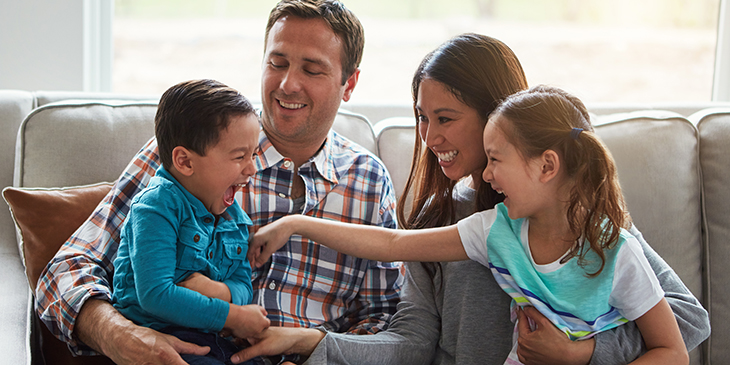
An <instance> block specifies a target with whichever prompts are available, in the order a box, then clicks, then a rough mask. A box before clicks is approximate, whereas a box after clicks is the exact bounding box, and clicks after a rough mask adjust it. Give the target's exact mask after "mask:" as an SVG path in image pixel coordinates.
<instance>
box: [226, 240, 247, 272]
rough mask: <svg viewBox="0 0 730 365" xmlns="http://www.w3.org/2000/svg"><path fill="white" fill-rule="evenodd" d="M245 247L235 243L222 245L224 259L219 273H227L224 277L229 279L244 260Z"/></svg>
mask: <svg viewBox="0 0 730 365" xmlns="http://www.w3.org/2000/svg"><path fill="white" fill-rule="evenodd" d="M247 246H248V245H244V244H242V243H241V242H235V241H232V242H231V243H224V244H223V248H224V251H225V253H226V257H225V260H223V262H222V266H223V267H221V271H222V272H226V273H227V275H226V277H231V275H233V273H234V272H235V271H236V270H238V268H239V267H240V266H241V264H242V263H243V261H244V260H246V253H247V252H248V247H247ZM225 269H227V270H225Z"/></svg>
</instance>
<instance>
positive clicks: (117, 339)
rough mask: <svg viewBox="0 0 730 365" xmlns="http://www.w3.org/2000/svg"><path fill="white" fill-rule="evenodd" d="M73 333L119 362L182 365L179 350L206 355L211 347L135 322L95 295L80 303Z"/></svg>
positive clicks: (124, 364) (123, 363) (122, 364)
mask: <svg viewBox="0 0 730 365" xmlns="http://www.w3.org/2000/svg"><path fill="white" fill-rule="evenodd" d="M74 335H75V336H76V337H78V339H79V340H81V341H82V342H83V343H85V344H86V345H88V346H90V347H91V348H93V349H95V350H97V351H98V352H101V353H102V354H104V355H106V356H108V357H109V358H110V359H111V360H112V361H114V362H115V363H116V364H121V365H126V364H130V365H133V364H155V365H157V364H159V365H185V364H186V362H185V361H183V359H182V358H181V357H180V355H179V354H181V353H183V354H194V355H205V354H207V353H208V351H210V348H208V347H201V346H198V345H195V344H192V343H188V342H184V341H181V340H179V339H178V338H176V337H174V336H170V335H166V334H162V333H159V332H157V331H155V330H152V329H149V328H146V327H140V326H137V325H135V324H134V323H132V322H131V321H129V320H128V319H126V318H124V316H122V315H121V314H120V313H119V312H117V310H116V309H114V307H112V305H111V304H109V302H107V301H104V300H98V299H89V300H87V301H86V302H85V303H84V305H83V307H81V312H80V313H79V316H78V318H77V319H76V326H75V328H74Z"/></svg>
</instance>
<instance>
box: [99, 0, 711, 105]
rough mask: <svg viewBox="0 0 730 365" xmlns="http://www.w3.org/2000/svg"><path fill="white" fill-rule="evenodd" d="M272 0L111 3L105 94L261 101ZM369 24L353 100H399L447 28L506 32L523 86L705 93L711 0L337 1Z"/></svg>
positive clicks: (623, 93)
mask: <svg viewBox="0 0 730 365" xmlns="http://www.w3.org/2000/svg"><path fill="white" fill-rule="evenodd" d="M276 2H277V1H275V0H255V1H233V0H231V1H227V0H216V1H210V0H116V1H115V9H114V23H113V30H114V45H113V47H114V61H113V68H112V70H113V71H112V91H113V92H119V93H141V94H154V95H159V94H161V93H162V92H163V91H164V90H166V89H167V88H168V87H169V86H170V85H172V84H175V83H177V82H179V81H182V80H187V79H193V78H214V79H218V80H220V81H223V82H225V83H227V84H229V85H231V86H233V87H236V88H237V89H239V90H240V91H241V92H242V93H244V94H245V95H246V96H248V97H249V98H251V99H253V100H257V99H259V94H260V78H261V58H262V54H263V37H264V28H265V25H266V19H267V16H268V13H269V11H270V10H271V8H272V7H273V6H274V5H275V4H276ZM343 2H344V4H345V5H346V6H347V7H348V8H350V9H351V10H353V11H354V12H355V14H357V15H358V17H359V18H360V20H361V22H362V23H363V25H364V27H365V39H366V41H365V54H364V56H363V61H362V64H361V70H362V73H361V76H360V82H359V84H358V86H357V88H356V90H355V93H354V94H353V97H352V101H353V102H388V103H407V102H409V100H410V98H411V96H410V81H411V77H412V75H413V71H415V69H416V67H417V65H418V64H419V62H420V60H421V59H422V58H423V56H424V55H426V53H428V52H429V51H431V50H433V49H434V48H436V47H437V46H438V45H439V44H440V43H442V42H443V41H445V40H447V39H449V38H450V37H452V36H454V35H457V34H460V33H464V32H476V33H481V34H485V35H489V36H492V37H495V38H498V39H500V40H502V41H504V42H505V43H506V44H507V45H509V46H510V47H511V48H512V49H513V50H514V52H515V53H516V54H517V56H518V57H519V59H520V60H521V62H522V65H523V67H524V69H525V72H526V74H527V78H528V80H529V82H530V84H531V85H534V84H538V83H544V84H551V85H555V86H560V87H563V88H565V89H567V90H569V91H571V92H573V93H575V94H577V95H578V96H580V97H581V98H582V99H583V100H584V101H587V102H614V101H619V102H656V101H661V102H671V101H683V102H693V101H709V100H710V99H711V94H712V78H713V67H714V64H713V63H714V56H715V44H716V39H717V19H718V11H719V0H613V1H605V0H551V1H543V0H450V1H443V0H345V1H343Z"/></svg>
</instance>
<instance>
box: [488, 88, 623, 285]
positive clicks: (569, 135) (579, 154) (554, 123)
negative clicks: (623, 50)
mask: <svg viewBox="0 0 730 365" xmlns="http://www.w3.org/2000/svg"><path fill="white" fill-rule="evenodd" d="M496 116H500V117H501V118H500V119H499V122H496V121H495V120H496V118H495V117H496ZM503 121H505V122H503ZM490 123H498V124H496V126H497V127H498V128H500V129H501V130H502V132H503V133H504V134H505V136H506V138H507V140H508V141H509V142H510V143H511V144H513V145H514V146H515V148H517V150H518V151H519V152H520V154H521V155H522V157H523V158H525V159H529V158H533V157H538V156H540V155H542V153H543V152H545V151H547V150H553V151H555V152H556V153H557V154H558V155H559V158H560V159H561V161H562V166H564V167H565V171H566V174H567V176H568V177H569V178H570V179H571V181H572V182H573V186H572V188H571V190H570V198H569V201H568V210H567V219H568V224H569V227H570V229H571V231H572V232H573V233H574V235H575V236H574V240H575V241H576V242H577V241H578V240H579V239H580V238H581V237H583V238H584V239H585V241H586V242H589V243H590V246H589V247H588V246H587V245H583V246H586V247H583V246H581V245H575V246H574V248H573V250H572V251H571V253H570V254H569V255H567V256H566V258H565V259H564V260H566V261H567V259H570V258H572V257H575V256H578V260H579V264H581V265H583V266H585V264H586V260H585V255H586V253H587V252H588V251H589V250H593V251H594V252H595V253H596V254H598V256H599V257H600V259H601V265H600V267H599V268H598V270H597V271H596V272H593V273H589V274H588V275H589V276H596V275H598V274H600V273H601V271H602V270H603V267H604V265H605V261H606V255H605V253H604V250H605V249H610V248H612V247H613V246H614V245H615V244H616V242H618V237H619V234H620V228H628V227H629V225H630V224H631V217H630V216H629V213H628V211H627V210H626V204H625V202H624V197H623V194H622V193H621V186H620V185H619V181H618V173H617V172H616V164H615V163H614V160H613V156H612V155H611V152H610V151H609V150H608V148H607V147H606V146H605V145H604V144H603V142H602V141H601V139H600V138H598V136H597V135H596V134H595V133H594V130H593V126H592V125H591V122H590V116H589V114H588V111H587V110H586V107H585V105H583V103H582V102H581V101H580V100H579V99H578V98H576V97H575V96H573V95H571V94H568V93H567V92H565V91H563V90H561V89H558V88H554V87H549V86H536V87H533V88H531V89H529V90H526V91H523V92H519V93H517V94H514V95H512V96H510V97H508V98H507V99H506V100H505V101H504V102H502V103H501V104H500V105H499V106H498V107H497V108H496V109H495V111H494V113H493V117H492V118H491V119H490ZM575 128H578V129H575ZM574 129H575V130H574Z"/></svg>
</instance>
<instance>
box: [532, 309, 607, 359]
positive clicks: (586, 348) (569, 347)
mask: <svg viewBox="0 0 730 365" xmlns="http://www.w3.org/2000/svg"><path fill="white" fill-rule="evenodd" d="M528 317H529V319H532V320H533V321H534V323H535V325H536V327H537V328H536V329H535V330H534V331H532V330H531V329H530V325H529V323H528ZM517 320H518V321H519V322H518V324H517V330H518V331H519V337H518V339H517V343H518V347H517V357H518V358H519V359H520V361H521V362H522V363H523V364H525V365H536V364H542V365H549V364H580V365H583V364H588V363H589V362H590V361H591V356H593V348H594V347H595V340H594V339H593V338H590V339H587V340H582V341H571V340H570V339H569V338H568V336H567V335H566V334H565V333H563V332H561V331H560V330H559V329H558V328H557V327H555V325H553V323H552V322H550V320H549V319H547V318H546V317H545V316H543V315H542V313H540V312H539V311H538V310H537V309H535V308H533V307H523V308H522V309H520V310H519V311H518V312H517Z"/></svg>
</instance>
